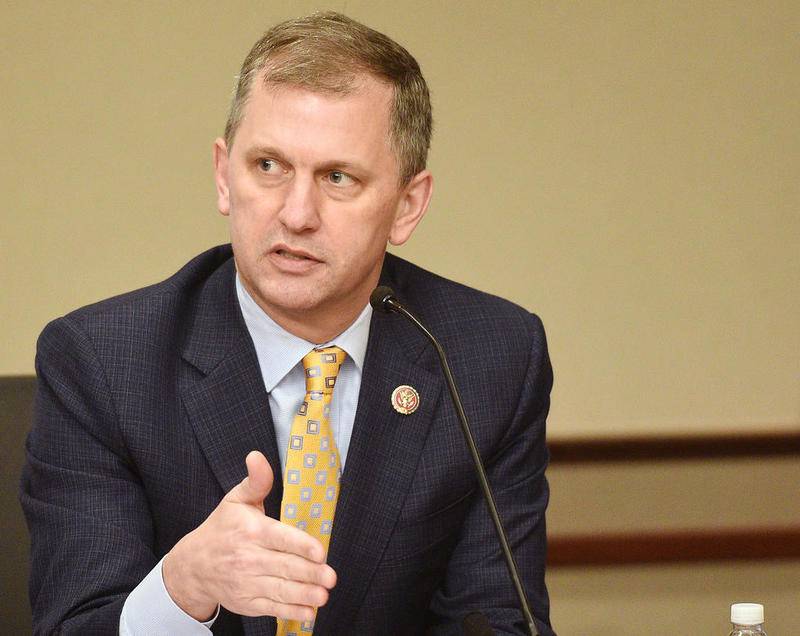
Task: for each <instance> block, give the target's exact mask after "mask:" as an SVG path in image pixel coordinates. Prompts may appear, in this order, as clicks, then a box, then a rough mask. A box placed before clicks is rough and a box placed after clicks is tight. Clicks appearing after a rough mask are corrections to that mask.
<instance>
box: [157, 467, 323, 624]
mask: <svg viewBox="0 0 800 636" xmlns="http://www.w3.org/2000/svg"><path fill="white" fill-rule="evenodd" d="M246 463H247V477H245V478H244V479H243V480H242V482H241V483H240V484H239V485H238V486H235V487H234V488H232V489H231V491H230V492H229V493H228V494H227V495H225V497H224V498H223V499H222V501H221V502H220V504H219V505H218V506H217V507H216V509H215V510H214V512H212V513H211V514H210V515H209V516H208V518H207V519H206V520H205V521H204V522H203V523H202V524H201V525H200V526H199V527H198V528H197V529H196V530H193V531H192V532H190V533H189V534H187V535H186V536H185V537H183V539H181V540H180V541H179V542H178V543H177V544H176V545H175V547H174V548H172V550H170V552H169V554H167V556H166V558H165V559H164V564H163V576H164V585H165V586H166V588H167V592H169V595H170V596H171V597H172V600H173V601H175V603H176V604H177V605H178V606H179V607H180V608H181V609H182V610H183V611H185V612H186V613H187V614H189V615H190V616H192V617H193V618H195V619H196V620H199V621H206V620H208V619H209V618H211V617H212V616H213V615H214V612H215V611H216V609H217V605H218V604H219V605H223V606H225V608H226V609H228V610H230V611H232V612H235V613H236V614H242V615H244V616H277V617H279V618H288V619H293V620H299V621H304V620H312V619H313V618H314V612H315V608H317V607H320V606H322V605H324V604H325V603H326V602H327V601H328V590H329V589H331V588H333V586H334V585H336V572H334V570H333V568H331V567H330V566H328V565H327V564H326V563H325V549H324V548H323V547H322V544H321V543H320V542H319V541H318V540H317V539H315V538H314V537H312V536H310V535H308V534H306V533H305V532H303V531H302V530H298V529H297V528H293V527H291V526H288V525H285V524H282V523H281V522H280V521H276V520H275V519H272V518H270V517H267V516H265V515H264V498H265V497H266V496H267V495H268V494H269V492H270V490H272V469H271V468H270V465H269V462H268V461H267V459H266V457H264V455H262V454H261V453H259V452H258V451H252V452H251V453H250V454H248V455H247V459H246Z"/></svg>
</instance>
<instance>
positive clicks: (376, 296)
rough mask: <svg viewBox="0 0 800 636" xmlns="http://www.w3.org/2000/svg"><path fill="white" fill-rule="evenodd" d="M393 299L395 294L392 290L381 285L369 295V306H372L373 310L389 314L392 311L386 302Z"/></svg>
mask: <svg viewBox="0 0 800 636" xmlns="http://www.w3.org/2000/svg"><path fill="white" fill-rule="evenodd" d="M393 298H394V292H393V291H392V288H391V287H386V285H381V286H380V287H376V288H375V289H373V290H372V293H371V294H370V295H369V304H370V305H372V308H373V309H375V310H377V311H382V312H384V313H386V314H388V313H389V312H390V311H391V309H390V308H389V306H388V305H387V304H386V301H388V300H389V299H393Z"/></svg>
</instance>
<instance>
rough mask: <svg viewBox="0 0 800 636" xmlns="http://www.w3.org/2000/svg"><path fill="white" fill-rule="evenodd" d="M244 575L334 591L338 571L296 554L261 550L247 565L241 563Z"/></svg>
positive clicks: (240, 567) (325, 564) (240, 566)
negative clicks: (274, 578) (282, 580)
mask: <svg viewBox="0 0 800 636" xmlns="http://www.w3.org/2000/svg"><path fill="white" fill-rule="evenodd" d="M239 570H240V571H241V573H242V574H248V575H253V576H273V577H277V578H282V579H286V580H289V581H297V582H299V583H307V584H312V585H317V586H321V587H323V588H327V589H332V588H333V587H334V586H335V585H336V578H337V577H336V571H335V570H334V569H333V568H332V567H331V566H329V565H328V564H327V563H315V562H313V561H309V560H308V559H305V558H303V557H301V556H297V555H296V554H289V553H286V552H276V551H273V550H259V551H258V552H256V553H255V554H253V555H251V557H250V558H249V559H248V560H247V562H245V563H240V565H239Z"/></svg>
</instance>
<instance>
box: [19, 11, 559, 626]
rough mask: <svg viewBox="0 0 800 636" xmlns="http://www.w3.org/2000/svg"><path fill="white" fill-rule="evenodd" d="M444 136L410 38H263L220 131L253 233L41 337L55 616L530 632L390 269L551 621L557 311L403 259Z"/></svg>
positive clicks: (40, 460) (42, 430)
mask: <svg viewBox="0 0 800 636" xmlns="http://www.w3.org/2000/svg"><path fill="white" fill-rule="evenodd" d="M430 133H431V114H430V103H429V97H428V90H427V86H426V84H425V82H424V80H423V78H422V75H421V73H420V71H419V67H418V65H417V63H416V61H415V60H414V59H413V58H412V57H411V56H410V55H409V54H408V52H407V51H405V50H404V49H403V48H402V47H400V46H399V45H398V44H396V43H395V42H393V41H391V40H390V39H388V38H387V37H386V36H383V35H381V34H379V33H377V32H375V31H373V30H371V29H369V28H367V27H365V26H363V25H361V24H358V23H356V22H354V21H352V20H350V19H348V18H346V17H344V16H342V15H339V14H335V13H322V14H315V15H313V16H311V17H308V18H304V19H299V20H293V21H289V22H286V23H283V24H280V25H277V26H276V27H274V28H273V29H271V30H270V31H269V32H268V33H267V34H266V35H265V36H264V37H263V38H262V39H261V40H259V42H258V43H256V45H255V46H254V47H253V49H252V51H251V52H250V54H249V55H248V57H247V58H246V60H245V62H244V65H243V67H242V71H241V74H240V78H239V84H238V87H237V91H236V95H235V98H234V102H233V105H232V108H231V113H230V116H229V120H228V124H227V126H226V130H225V137H224V139H218V140H217V141H216V142H215V145H214V166H215V176H216V186H217V199H218V207H219V210H220V212H221V213H222V214H223V215H225V216H226V217H228V220H229V223H230V232H231V244H232V251H231V248H230V247H227V246H223V247H220V248H215V249H213V250H210V251H209V252H206V253H204V254H202V255H200V256H198V257H197V258H196V259H194V260H193V261H191V262H190V263H189V264H187V265H186V266H185V267H184V268H183V269H182V270H181V271H180V272H178V273H177V274H176V275H174V276H173V277H172V278H170V279H168V280H167V281H165V282H163V283H160V284H158V285H155V286H153V287H149V288H146V289H143V290H139V291H136V292H132V293H130V294H127V295H124V296H121V297H118V298H115V299H111V300H108V301H105V302H102V303H98V304H96V305H93V306H90V307H86V308H84V309H81V310H78V311H77V312H74V313H72V314H70V315H68V316H66V317H64V318H61V319H59V320H56V321H54V322H53V323H51V324H50V325H48V327H47V328H46V329H45V331H44V332H43V334H42V336H41V338H40V340H39V344H38V353H37V373H38V376H39V392H38V397H37V405H36V421H35V424H34V427H33V429H32V431H31V434H30V437H29V442H28V459H27V465H26V468H25V472H24V475H23V483H22V494H21V498H22V503H23V506H24V508H25V511H26V514H27V516H28V521H29V525H30V528H31V535H32V576H31V599H32V605H33V611H34V621H35V624H36V629H37V631H38V632H41V633H50V632H52V631H56V630H60V631H61V633H80V634H88V633H111V632H114V631H116V630H117V629H119V630H120V632H121V633H125V634H156V633H169V634H178V633H186V634H195V633H196V634H202V633H208V630H209V629H211V630H212V631H213V632H214V633H221V634H222V633H224V634H237V633H247V634H272V633H278V634H281V635H285V634H297V633H311V631H312V630H313V633H314V634H350V633H353V634H392V633H403V634H406V633H408V634H418V633H423V632H425V631H426V630H429V631H431V632H433V633H460V632H461V620H462V618H463V617H464V616H465V615H467V614H469V613H471V612H475V611H479V612H482V613H483V614H484V615H485V616H486V617H487V618H488V619H489V620H490V622H491V623H492V625H493V627H494V628H495V630H496V631H498V632H501V633H523V630H524V623H523V622H522V615H521V613H520V611H519V610H518V609H517V601H516V596H515V594H514V590H513V587H512V585H511V582H510V580H509V578H508V573H507V571H506V568H505V563H504V562H503V560H502V557H501V553H500V550H499V547H498V544H497V540H496V538H495V536H494V530H493V527H492V525H491V522H490V519H489V516H488V513H487V510H486V508H485V504H484V502H483V501H482V499H481V496H480V494H479V492H478V490H477V484H476V479H475V478H474V476H473V475H474V472H473V468H472V465H471V461H470V459H469V456H468V454H467V451H466V448H465V444H464V440H463V438H462V434H461V431H460V429H459V426H458V424H457V420H456V416H455V413H454V410H453V408H452V405H451V403H450V401H449V398H448V396H447V390H446V388H443V381H442V378H441V376H440V372H439V369H438V365H437V362H436V356H435V353H434V352H433V351H432V349H431V348H430V347H429V346H428V345H427V344H426V342H425V341H424V339H423V338H422V337H421V336H420V335H419V334H418V333H417V332H416V331H415V330H414V328H413V327H412V326H410V325H408V324H407V323H405V322H404V321H403V319H402V318H400V317H398V316H394V315H373V314H372V310H371V308H370V307H369V304H368V300H369V295H370V292H371V291H372V290H373V289H374V288H375V287H376V285H378V283H379V282H383V283H384V284H388V285H390V286H392V287H393V288H394V289H395V291H396V293H397V295H398V296H399V297H400V298H402V299H403V301H404V302H405V303H407V304H408V305H409V306H411V307H412V308H414V309H415V310H416V311H417V312H418V313H419V314H420V315H421V316H422V317H423V319H424V320H425V321H426V322H427V323H428V325H429V326H430V327H431V329H432V331H433V332H434V333H435V334H436V335H437V336H438V337H439V338H440V339H441V340H442V341H443V343H444V346H445V348H446V349H447V351H448V352H449V355H450V361H451V364H452V367H453V372H454V375H455V378H456V380H457V382H458V383H459V385H460V387H461V392H462V393H463V397H464V402H465V407H466V409H467V411H468V412H469V413H470V416H471V420H472V424H473V426H474V428H475V435H476V441H477V444H478V447H479V450H480V452H481V454H482V456H483V458H484V461H485V462H486V465H487V470H488V472H489V478H490V480H491V481H492V483H493V485H494V487H495V488H496V489H497V493H498V495H497V499H498V502H497V503H498V507H499V510H500V513H501V515H502V516H503V519H504V521H505V525H506V528H507V530H508V533H509V536H510V542H511V545H512V549H513V550H514V552H515V557H516V559H517V561H518V564H519V567H520V570H521V573H522V578H523V582H524V585H525V587H526V590H527V593H528V596H529V598H530V601H531V603H532V606H533V611H534V614H535V615H536V617H537V619H538V621H539V622H540V625H539V629H540V630H541V632H542V633H545V634H546V633H551V632H550V628H549V620H548V599H547V592H546V588H545V585H544V559H545V525H544V511H545V508H546V505H547V496H548V494H547V484H546V481H545V477H544V470H545V466H546V463H547V451H546V447H545V443H544V434H545V428H544V427H545V417H546V414H547V410H548V405H549V397H548V396H549V390H550V386H551V382H552V376H551V371H550V366H549V362H548V358H547V351H546V345H545V341H544V334H543V331H542V328H541V323H540V322H539V320H538V319H537V318H535V317H534V316H532V315H531V314H529V313H527V312H526V311H524V310H522V309H521V308H519V307H516V306H514V305H512V304H510V303H507V302H505V301H502V300H500V299H497V298H493V297H490V296H487V295H485V294H481V293H479V292H476V291H474V290H470V289H468V288H465V287H463V286H460V285H457V284H455V283H452V282H449V281H446V280H444V279H441V278H439V277H436V276H434V275H433V274H430V273H427V272H425V271H423V270H421V269H419V268H416V267H414V266H413V265H411V264H409V263H407V262H405V261H402V260H400V259H398V258H395V257H392V256H387V255H385V249H386V245H387V242H388V243H391V244H394V245H401V244H402V243H404V242H405V241H406V240H408V238H409V237H410V236H411V234H412V232H413V231H414V229H415V227H416V226H417V224H418V223H419V221H420V220H421V218H422V216H423V215H424V213H425V211H426V209H427V206H428V202H429V200H430V197H431V191H432V177H431V175H430V173H429V172H428V171H427V170H426V169H425V162H426V157H427V151H428V146H429V140H430ZM321 369H322V370H321ZM323 380H324V382H323ZM310 449H313V452H310ZM320 469H322V470H320ZM265 513H266V514H265Z"/></svg>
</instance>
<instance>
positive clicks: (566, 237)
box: [0, 1, 800, 437]
mask: <svg viewBox="0 0 800 636" xmlns="http://www.w3.org/2000/svg"><path fill="white" fill-rule="evenodd" d="M319 6H321V5H320V4H319V3H310V2H297V3H281V5H280V6H279V8H275V9H273V8H270V5H268V4H265V3H261V2H258V3H257V2H230V3H219V2H210V1H205V2H191V3H189V2H186V3H182V2H181V3H179V2H146V3H144V4H143V5H142V4H141V3H129V2H125V3H123V2H110V3H104V2H65V3H61V2H50V3H44V4H42V3H14V4H12V3H5V4H4V5H3V7H2V8H0V30H1V31H0V36H1V38H2V41H3V43H4V62H3V67H4V69H3V74H2V77H1V78H0V91H2V96H3V97H2V103H3V107H2V111H1V112H2V118H3V121H2V130H3V141H4V143H3V151H4V159H3V172H2V177H1V178H2V182H0V186H1V187H2V191H3V193H4V202H3V203H4V205H3V223H2V234H1V235H0V240H1V241H2V245H0V258H2V263H0V266H1V267H0V271H1V272H2V291H3V294H2V301H0V302H2V304H1V305H0V308H1V310H2V321H3V326H4V329H3V333H2V335H1V336H0V343H2V344H0V347H2V349H1V350H0V374H17V373H30V372H31V371H32V369H33V366H32V365H33V363H32V358H33V351H34V342H35V338H36V335H37V334H38V332H39V331H40V330H41V328H42V327H43V325H44V324H45V323H46V322H47V321H48V320H49V319H51V318H53V317H55V316H58V315H61V314H63V313H65V312H67V311H69V310H70V309H73V308H75V307H78V306H80V305H83V304H86V303H89V302H91V301H94V300H98V299H100V298H103V297H107V296H109V295H112V294H115V293H118V292H121V291H124V290H128V289H131V288H134V287H138V286H142V285H145V284H147V283H150V282H154V281H156V280H159V279H161V278H163V277H166V276H167V275H169V274H170V273H172V272H173V271H174V270H175V269H176V268H178V267H179V266H180V265H181V264H182V263H183V262H185V261H186V260H187V259H188V258H189V257H191V256H192V255H194V254H195V253H197V252H199V251H200V250H202V249H204V248H205V247H207V246H210V245H212V244H215V243H219V242H223V241H225V240H226V228H225V225H224V222H223V219H222V218H221V217H219V216H218V215H217V213H216V210H215V205H214V198H213V187H212V181H211V164H210V148H211V141H212V140H213V138H214V136H215V135H217V134H218V133H219V132H220V130H221V129H222V126H223V122H224V118H225V115H226V110H227V103H228V96H229V92H230V88H231V86H232V82H233V76H234V74H235V73H236V71H237V68H238V66H239V64H240V62H241V60H242V58H243V56H244V54H245V53H246V51H247V49H248V47H249V45H250V44H251V43H252V41H253V40H254V39H255V38H256V37H257V36H258V35H259V34H260V33H261V31H262V30H263V29H264V28H266V26H267V25H269V24H270V23H271V22H273V21H274V20H276V19H279V18H285V17H288V16H290V15H296V14H299V13H304V12H306V11H308V10H310V9H312V8H315V7H319ZM326 6H328V7H332V8H343V7H345V6H346V8H347V11H348V12H349V13H350V14H351V15H353V16H354V17H356V18H359V19H362V20H364V21H366V22H368V23H369V24H371V25H373V26H375V27H377V28H379V29H381V30H385V31H386V32H388V33H389V34H391V35H393V36H394V37H396V38H397V39H399V40H400V41H401V42H403V43H404V44H406V45H407V46H408V47H409V48H410V50H412V51H413V52H414V53H415V54H416V55H417V57H418V59H419V60H420V62H421V64H422V66H423V70H424V72H425V73H426V75H427V77H428V79H429V82H430V84H431V86H432V90H433V98H434V106H435V116H436V133H435V139H434V147H433V152H432V158H431V167H432V168H433V171H434V173H435V175H436V179H437V181H436V193H435V197H434V202H433V206H432V209H431V211H430V214H429V217H428V218H427V219H426V220H425V222H424V223H423V225H422V226H421V228H420V229H419V231H418V234H417V235H416V236H415V237H414V238H413V239H412V241H411V243H410V244H409V245H408V246H407V247H404V248H402V249H401V250H400V253H401V254H402V255H405V256H407V257H409V258H411V259H413V260H415V261H417V262H419V263H421V264H422V265H424V266H427V267H429V268H430V269H433V270H436V271H438V272H441V273H443V274H445V275H447V276H450V277H452V278H455V279H458V280H461V281H464V282H466V283H469V284H472V285H474V286H477V287H480V288H483V289H486V290H489V291H492V292H495V293H497V294H500V295H503V296H506V297H509V298H512V299H514V300H516V301H517V302H519V303H521V304H522V305H524V306H526V307H528V308H530V309H532V310H535V311H537V312H538V313H539V314H540V315H541V316H542V317H543V319H544V321H545V325H546V327H547V328H548V333H549V338H550V346H551V354H552V358H553V362H554V365H555V369H556V388H555V391H554V406H553V415H552V418H551V434H552V436H554V437H566V436H574V435H586V434H592V435H594V434H609V433H626V432H675V431H680V432H695V431H697V432H700V431H709V430H727V429H733V428H737V429H749V428H754V427H755V428H762V427H783V428H791V427H797V426H798V425H799V422H800V389H799V387H798V379H800V328H798V326H800V289H798V287H799V285H798V284H799V283H800V205H799V204H800V189H799V188H800V186H798V184H799V183H800V178H798V177H799V176H800V175H798V158H800V137H798V130H800V108H798V107H797V106H798V103H800V102H799V98H800V73H798V66H797V65H798V59H799V57H798V56H799V55H800V44H799V42H800V41H799V40H798V38H797V32H798V26H799V25H800V8H798V7H800V5H798V4H797V3H796V2H772V3H747V2H736V3H729V2H715V3H706V2H703V3H694V2H680V3H654V2H652V3H650V2H648V3H639V2H590V3H557V2H550V3H539V2H536V3H533V2H492V3H484V2H467V3H456V2H437V3H429V2H421V1H420V2H410V3H409V2H404V3H374V2H366V1H349V2H343V1H339V2H330V3H328V4H327V5H326Z"/></svg>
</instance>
